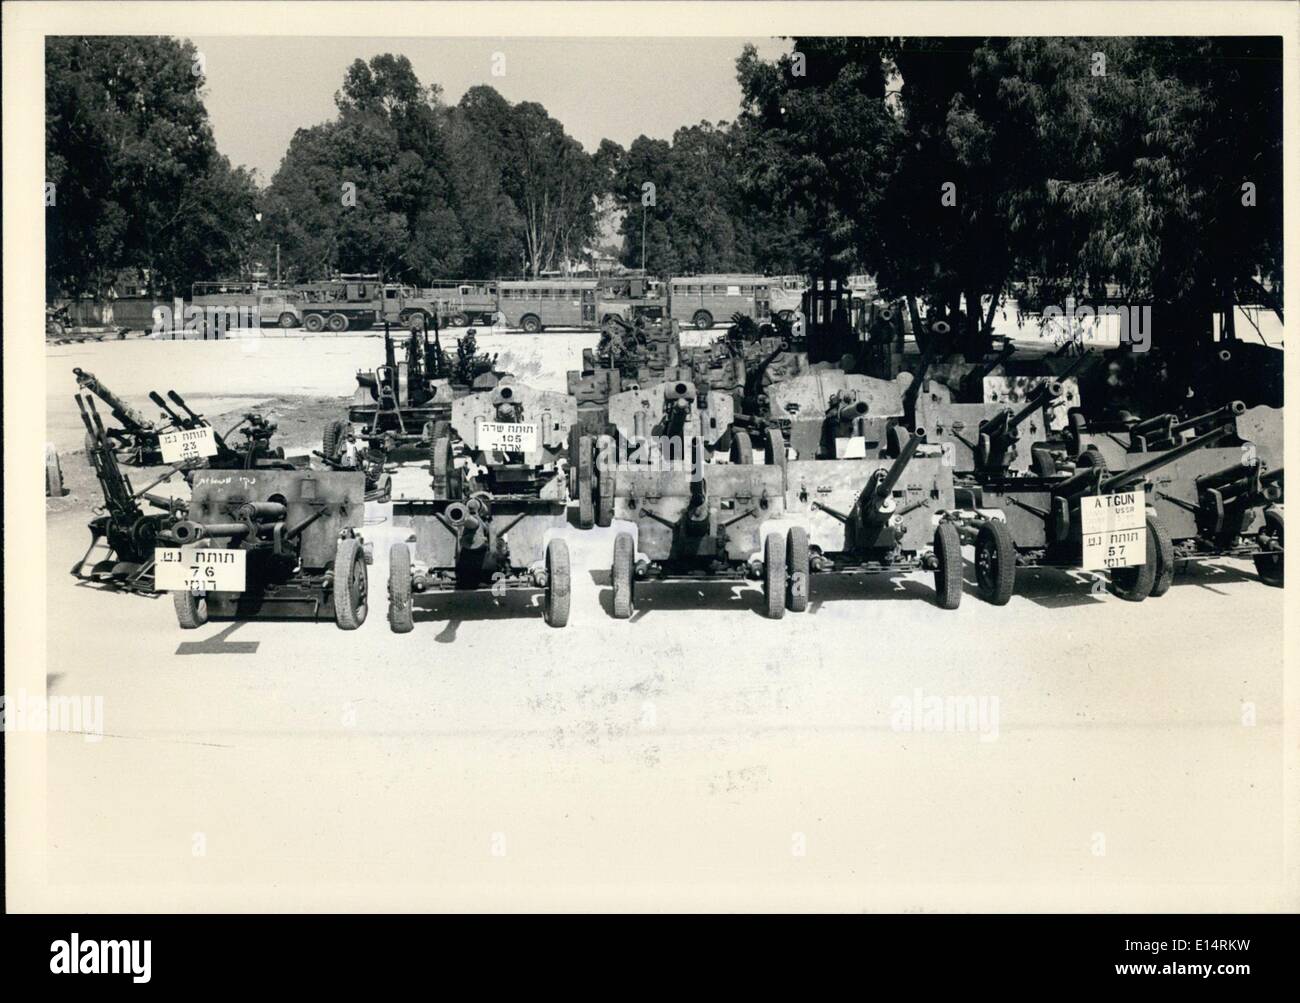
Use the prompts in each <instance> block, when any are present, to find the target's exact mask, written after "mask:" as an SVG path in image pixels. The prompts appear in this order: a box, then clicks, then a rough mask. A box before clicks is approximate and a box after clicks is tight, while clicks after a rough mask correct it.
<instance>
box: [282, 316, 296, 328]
mask: <svg viewBox="0 0 1300 1003" xmlns="http://www.w3.org/2000/svg"><path fill="white" fill-rule="evenodd" d="M280 326H281V327H282V328H285V329H286V330H287V329H288V328H291V327H297V326H298V318H297V317H295V316H294V315H293V314H291V313H282V314H280Z"/></svg>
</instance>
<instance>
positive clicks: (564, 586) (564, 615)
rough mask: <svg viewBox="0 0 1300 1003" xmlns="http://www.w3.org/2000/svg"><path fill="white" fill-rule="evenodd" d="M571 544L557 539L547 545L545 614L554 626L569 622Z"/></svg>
mask: <svg viewBox="0 0 1300 1003" xmlns="http://www.w3.org/2000/svg"><path fill="white" fill-rule="evenodd" d="M569 581H570V579H569V545H568V544H567V543H565V542H564V541H563V540H559V539H555V540H552V541H551V542H550V543H548V544H547V545H546V600H545V602H546V605H545V606H544V608H543V614H544V616H545V617H546V622H547V623H548V624H550V625H551V626H552V627H563V626H565V625H567V624H568V622H569Z"/></svg>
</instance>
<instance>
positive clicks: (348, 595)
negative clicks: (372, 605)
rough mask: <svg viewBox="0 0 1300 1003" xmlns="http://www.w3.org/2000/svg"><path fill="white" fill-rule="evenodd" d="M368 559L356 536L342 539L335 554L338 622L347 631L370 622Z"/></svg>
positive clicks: (335, 598) (335, 613)
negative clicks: (368, 618) (367, 577)
mask: <svg viewBox="0 0 1300 1003" xmlns="http://www.w3.org/2000/svg"><path fill="white" fill-rule="evenodd" d="M367 584H368V583H367V581H366V561H365V558H364V556H363V555H362V553H361V544H360V543H359V542H358V541H357V539H356V537H348V539H346V540H340V541H339V549H338V551H337V552H336V553H335V555H334V622H335V623H337V624H338V625H339V627H340V628H341V629H343V630H356V629H357V628H358V627H360V626H361V625H362V624H363V623H365V622H366V613H367V612H368V611H369V604H368V603H367V599H368V598H369V597H368V595H367V592H368V589H367Z"/></svg>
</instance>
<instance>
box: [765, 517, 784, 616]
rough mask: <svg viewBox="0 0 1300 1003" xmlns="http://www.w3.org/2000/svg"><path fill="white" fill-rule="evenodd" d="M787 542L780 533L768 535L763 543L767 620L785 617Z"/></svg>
mask: <svg viewBox="0 0 1300 1003" xmlns="http://www.w3.org/2000/svg"><path fill="white" fill-rule="evenodd" d="M785 586H786V577H785V541H784V540H783V539H781V534H780V533H768V534H767V539H765V540H764V541H763V599H764V600H765V602H766V607H767V618H768V619H769V620H780V619H781V618H782V617H783V616H785Z"/></svg>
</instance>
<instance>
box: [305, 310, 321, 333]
mask: <svg viewBox="0 0 1300 1003" xmlns="http://www.w3.org/2000/svg"><path fill="white" fill-rule="evenodd" d="M302 326H303V327H304V328H306V329H307V330H308V331H310V332H312V334H316V333H317V332H319V331H323V330H325V318H324V317H322V316H321V315H320V314H318V313H309V314H307V316H306V317H305V318H304V319H303V322H302Z"/></svg>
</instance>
